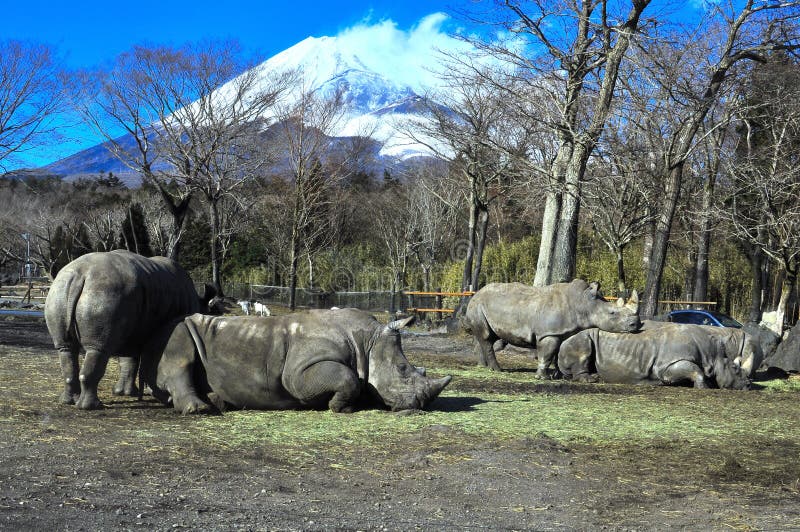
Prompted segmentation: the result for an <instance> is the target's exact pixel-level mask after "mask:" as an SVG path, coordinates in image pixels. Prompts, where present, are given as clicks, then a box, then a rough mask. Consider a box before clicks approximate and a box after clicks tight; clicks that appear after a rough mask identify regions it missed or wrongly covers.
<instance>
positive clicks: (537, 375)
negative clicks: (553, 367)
mask: <svg viewBox="0 0 800 532" xmlns="http://www.w3.org/2000/svg"><path fill="white" fill-rule="evenodd" d="M533 377H534V378H535V379H541V380H543V381H549V380H553V377H552V376H551V375H550V374H549V373H547V372H546V371H545V372H542V373H539V372H538V371H537V372H536V373H535V374H534V375H533Z"/></svg>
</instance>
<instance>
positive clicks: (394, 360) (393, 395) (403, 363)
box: [367, 316, 452, 410]
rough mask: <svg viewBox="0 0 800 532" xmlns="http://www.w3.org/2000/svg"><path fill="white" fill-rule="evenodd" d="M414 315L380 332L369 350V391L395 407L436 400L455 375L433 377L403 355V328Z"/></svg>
mask: <svg viewBox="0 0 800 532" xmlns="http://www.w3.org/2000/svg"><path fill="white" fill-rule="evenodd" d="M412 321H414V317H413V316H412V317H410V318H407V319H405V320H397V321H394V322H392V323H390V324H389V325H387V326H385V327H383V328H382V329H381V330H379V331H377V336H376V338H375V341H374V343H373V346H372V349H370V352H369V376H368V379H367V383H368V386H367V387H368V388H369V390H370V392H371V393H372V394H373V395H375V396H376V398H378V399H380V400H381V401H382V402H383V403H384V404H386V406H388V407H389V408H391V409H392V410H408V409H421V408H425V406H426V405H427V404H428V403H430V402H431V401H433V399H435V398H436V396H438V395H439V394H440V393H441V391H442V390H443V389H444V387H445V386H447V384H448V383H449V382H450V380H451V379H452V377H450V376H449V375H448V376H446V377H442V378H441V379H432V378H429V377H427V376H426V375H425V370H424V369H420V368H417V367H415V366H414V365H413V364H411V363H410V362H409V361H408V359H407V358H406V356H405V354H403V348H402V346H401V344H400V329H402V328H403V327H405V326H407V325H408V324H410V323H411V322H412Z"/></svg>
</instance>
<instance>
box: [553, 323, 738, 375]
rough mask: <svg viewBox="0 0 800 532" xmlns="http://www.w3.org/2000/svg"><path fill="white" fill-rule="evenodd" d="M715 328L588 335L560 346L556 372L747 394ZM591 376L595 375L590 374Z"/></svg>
mask: <svg viewBox="0 0 800 532" xmlns="http://www.w3.org/2000/svg"><path fill="white" fill-rule="evenodd" d="M715 329H719V327H706V326H703V325H683V324H672V325H668V326H664V327H655V328H652V329H647V330H642V331H639V332H635V333H612V332H607V331H601V330H599V329H588V330H585V331H581V332H579V333H578V334H576V335H574V336H572V337H571V338H569V339H567V340H566V341H564V343H562V344H561V349H560V350H559V353H558V367H559V369H560V370H561V372H562V373H563V374H564V376H565V377H566V378H570V377H571V378H573V379H576V380H596V378H597V377H599V378H600V379H602V380H603V381H604V382H610V383H630V384H640V383H653V384H678V383H682V382H687V381H688V382H692V383H694V386H695V388H707V387H708V382H707V379H711V380H712V382H715V383H716V385H717V386H718V387H720V388H733V389H737V390H746V389H748V388H749V387H750V379H749V378H748V377H747V373H746V372H745V371H743V370H742V368H741V367H739V364H738V362H737V361H736V360H737V359H739V360H741V349H740V346H739V345H736V342H731V341H728V340H729V338H725V337H724V335H721V334H717V333H718V331H716V330H715ZM593 370H594V371H596V375H594V374H593Z"/></svg>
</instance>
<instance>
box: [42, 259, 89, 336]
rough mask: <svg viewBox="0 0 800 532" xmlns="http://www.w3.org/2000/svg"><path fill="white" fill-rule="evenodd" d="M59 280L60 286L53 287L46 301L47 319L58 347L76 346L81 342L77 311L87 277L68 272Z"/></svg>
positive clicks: (48, 326)
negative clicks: (76, 317) (76, 318)
mask: <svg viewBox="0 0 800 532" xmlns="http://www.w3.org/2000/svg"><path fill="white" fill-rule="evenodd" d="M57 281H58V282H59V285H60V286H53V287H51V289H50V293H48V295H47V300H46V301H45V321H46V322H47V328H48V330H49V331H50V335H51V336H52V337H53V342H54V344H55V346H56V348H57V349H58V348H61V347H70V348H75V347H77V346H78V344H79V341H78V327H77V324H76V320H75V311H76V308H77V306H78V300H79V299H80V297H81V294H82V293H83V287H84V284H85V283H86V279H85V277H84V276H82V275H75V274H72V273H68V274H66V275H64V276H61V277H59V278H57ZM54 284H55V283H54Z"/></svg>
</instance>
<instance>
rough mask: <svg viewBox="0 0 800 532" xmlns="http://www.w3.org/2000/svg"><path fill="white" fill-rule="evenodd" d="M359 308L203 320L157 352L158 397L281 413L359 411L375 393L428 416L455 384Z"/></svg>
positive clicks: (162, 340)
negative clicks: (433, 372)
mask: <svg viewBox="0 0 800 532" xmlns="http://www.w3.org/2000/svg"><path fill="white" fill-rule="evenodd" d="M412 320H413V318H408V319H406V320H400V321H397V322H392V323H391V324H389V325H381V324H380V323H379V322H378V321H377V320H376V319H375V318H373V317H372V316H371V315H370V314H368V313H366V312H363V311H360V310H356V309H337V310H313V311H309V312H303V313H295V314H287V315H284V316H276V317H270V318H266V319H265V318H262V317H258V316H253V317H249V316H237V317H230V316H225V317H211V316H203V315H201V314H194V315H192V316H189V317H187V318H185V319H184V320H180V321H177V322H174V323H173V324H171V325H169V326H167V327H166V328H165V330H164V331H162V332H161V333H160V334H159V335H158V337H156V338H154V340H153V342H152V344H151V346H149V347H148V355H147V358H146V360H147V364H148V366H149V368H148V375H149V377H148V383H149V384H150V386H151V387H152V388H153V395H154V396H155V397H157V398H159V399H161V400H162V401H164V402H166V401H167V399H168V397H169V396H171V398H172V403H173V407H174V408H175V410H177V411H179V412H181V413H183V414H190V413H198V412H207V411H209V410H210V407H209V405H208V404H207V403H206V402H205V401H203V399H201V396H207V397H208V400H209V401H210V402H211V403H212V404H214V405H215V406H216V407H217V408H219V409H220V410H222V409H224V408H225V407H227V406H233V407H237V408H247V409H260V410H275V409H294V408H314V407H321V406H325V405H326V404H327V406H328V408H330V409H331V410H332V411H334V412H352V411H353V409H354V408H355V406H356V403H357V402H358V401H359V399H360V397H361V396H362V393H363V392H365V391H368V392H369V393H371V394H372V395H373V396H374V397H375V398H376V399H379V400H380V401H381V402H383V403H384V404H385V405H387V406H388V407H389V408H391V409H392V410H406V409H421V408H424V407H425V406H426V405H427V404H428V403H429V402H430V401H432V400H433V399H434V398H435V397H436V396H437V395H439V393H440V392H441V391H442V389H443V388H444V387H445V386H446V385H447V384H448V383H449V382H450V379H451V377H449V376H448V377H443V378H441V379H431V378H428V377H427V376H425V372H424V370H421V369H419V368H415V367H414V366H413V365H412V364H411V363H409V362H408V360H407V359H406V357H405V355H404V354H403V350H402V347H401V345H400V333H399V329H400V328H402V327H404V326H406V325H407V324H408V323H410V322H411V321H412Z"/></svg>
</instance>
